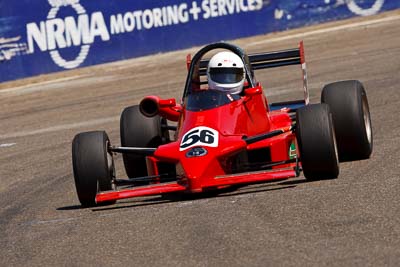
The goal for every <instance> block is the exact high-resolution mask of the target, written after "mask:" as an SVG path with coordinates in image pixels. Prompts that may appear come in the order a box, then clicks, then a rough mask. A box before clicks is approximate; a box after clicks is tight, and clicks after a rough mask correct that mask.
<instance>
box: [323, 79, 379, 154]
mask: <svg viewBox="0 0 400 267" xmlns="http://www.w3.org/2000/svg"><path fill="white" fill-rule="evenodd" d="M321 102H323V103H326V104H328V105H329V107H330V110H331V112H332V116H333V124H334V126H335V131H336V138H337V144H338V151H339V160H340V161H352V160H361V159H367V158H369V157H370V155H371V153H372V145H373V138H372V127H371V116H370V113H369V106H368V99H367V94H366V93H365V90H364V86H363V85H362V83H361V82H359V81H355V80H350V81H341V82H335V83H331V84H328V85H326V86H325V87H324V88H323V90H322V94H321Z"/></svg>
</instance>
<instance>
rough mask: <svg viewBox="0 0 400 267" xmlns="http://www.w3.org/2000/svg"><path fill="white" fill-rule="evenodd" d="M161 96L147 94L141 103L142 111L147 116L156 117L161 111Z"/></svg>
mask: <svg viewBox="0 0 400 267" xmlns="http://www.w3.org/2000/svg"><path fill="white" fill-rule="evenodd" d="M159 102H160V98H159V97H157V96H147V97H145V98H144V99H143V100H142V101H141V102H140V104H139V109H140V112H141V113H142V114H143V115H144V116H146V117H149V118H151V117H154V116H156V115H158V113H159V109H160V107H159Z"/></svg>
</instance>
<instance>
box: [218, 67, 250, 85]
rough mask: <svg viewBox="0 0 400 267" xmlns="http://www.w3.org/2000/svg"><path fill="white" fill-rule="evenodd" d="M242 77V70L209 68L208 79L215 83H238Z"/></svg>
mask: <svg viewBox="0 0 400 267" xmlns="http://www.w3.org/2000/svg"><path fill="white" fill-rule="evenodd" d="M243 77H244V73H243V68H210V78H211V80H213V81H214V82H217V83H225V84H229V83H238V82H240V81H241V80H243Z"/></svg>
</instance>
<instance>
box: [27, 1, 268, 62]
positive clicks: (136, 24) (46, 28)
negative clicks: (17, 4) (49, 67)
mask: <svg viewBox="0 0 400 267" xmlns="http://www.w3.org/2000/svg"><path fill="white" fill-rule="evenodd" d="M47 1H48V2H49V4H50V6H51V9H50V11H49V13H48V15H47V20H45V21H40V22H38V23H37V22H31V23H28V24H27V25H26V32H27V41H28V51H29V52H28V53H34V52H35V50H37V49H39V51H41V52H46V51H49V53H50V56H51V58H52V59H53V61H54V62H55V63H56V64H57V65H58V66H60V67H62V68H67V69H71V68H76V67H78V66H79V65H81V64H82V63H83V62H84V60H85V59H86V57H87V55H88V53H89V50H90V46H91V44H93V43H94V42H95V41H97V40H101V41H103V42H106V41H109V40H110V39H111V36H112V35H115V34H123V33H130V32H133V31H135V30H136V31H142V30H150V29H153V28H159V27H167V26H171V25H177V24H184V23H188V22H190V20H194V21H197V20H199V19H204V20H207V19H212V18H216V17H220V16H228V15H233V14H237V13H242V12H251V11H257V10H261V9H262V7H263V0H201V1H200V0H197V1H192V2H191V3H190V2H189V3H181V4H176V5H169V6H163V7H155V8H153V9H144V10H131V11H128V12H126V13H119V14H112V15H110V17H109V20H108V22H109V28H107V23H106V19H105V18H104V15H103V13H102V12H100V11H97V12H93V13H91V14H87V13H86V10H85V9H84V8H83V6H82V5H81V4H80V3H79V1H80V0H47ZM65 7H69V8H71V7H72V9H73V10H74V11H75V13H76V15H75V16H66V17H64V18H60V17H57V15H58V13H59V11H60V9H62V8H65ZM69 47H80V51H79V53H78V55H77V56H76V57H75V59H72V60H65V59H64V58H63V57H62V56H61V54H60V51H61V50H62V49H66V48H69Z"/></svg>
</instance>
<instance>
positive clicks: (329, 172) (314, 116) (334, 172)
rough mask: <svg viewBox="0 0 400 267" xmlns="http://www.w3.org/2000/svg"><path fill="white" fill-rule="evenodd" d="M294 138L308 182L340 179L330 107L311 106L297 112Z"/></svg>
mask: <svg viewBox="0 0 400 267" xmlns="http://www.w3.org/2000/svg"><path fill="white" fill-rule="evenodd" d="M296 116H297V122H296V137H297V142H298V145H299V150H300V161H301V164H302V168H303V172H304V176H305V177H306V178H307V179H309V180H323V179H334V178H337V177H338V175H339V160H338V153H337V147H336V139H335V131H334V127H333V123H332V116H331V113H330V111H329V106H328V105H326V104H314V105H308V106H305V107H303V108H300V109H298V110H297V112H296Z"/></svg>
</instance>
